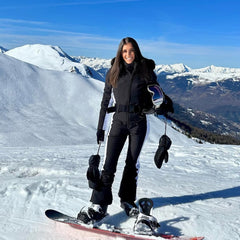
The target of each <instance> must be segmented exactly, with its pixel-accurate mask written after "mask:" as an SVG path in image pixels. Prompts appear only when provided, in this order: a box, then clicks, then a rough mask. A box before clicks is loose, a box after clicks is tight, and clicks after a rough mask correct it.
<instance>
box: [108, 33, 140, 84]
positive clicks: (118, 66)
mask: <svg viewBox="0 0 240 240" xmlns="http://www.w3.org/2000/svg"><path fill="white" fill-rule="evenodd" d="M127 43H131V44H132V46H133V48H134V52H135V59H134V61H135V62H136V63H137V64H138V65H139V64H141V61H142V59H145V58H144V57H143V55H142V53H141V51H140V48H139V46H138V44H137V42H136V40H135V39H133V38H131V37H126V38H123V39H122V40H121V42H120V44H119V46H118V51H117V54H116V57H115V60H114V63H113V65H112V67H111V69H110V76H109V81H110V84H111V85H112V86H113V87H115V86H116V84H117V81H118V78H119V75H120V74H121V70H122V68H123V63H124V60H123V58H122V49H123V45H125V44H127Z"/></svg>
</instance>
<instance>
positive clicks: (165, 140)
mask: <svg viewBox="0 0 240 240" xmlns="http://www.w3.org/2000/svg"><path fill="white" fill-rule="evenodd" d="M171 144H172V141H171V139H170V138H169V137H168V136H167V135H162V136H161V138H160V140H159V145H158V149H157V151H156V153H155V156H154V162H155V164H156V166H157V168H161V167H162V164H163V161H164V160H165V163H167V162H168V151H167V150H168V149H169V148H170V146H171Z"/></svg>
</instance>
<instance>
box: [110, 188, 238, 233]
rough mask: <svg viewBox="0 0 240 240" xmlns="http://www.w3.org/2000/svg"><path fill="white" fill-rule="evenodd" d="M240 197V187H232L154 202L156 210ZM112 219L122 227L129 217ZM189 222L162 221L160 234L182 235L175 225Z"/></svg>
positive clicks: (179, 219) (116, 215)
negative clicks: (196, 202) (209, 200)
mask: <svg viewBox="0 0 240 240" xmlns="http://www.w3.org/2000/svg"><path fill="white" fill-rule="evenodd" d="M233 197H240V186H238V187H232V188H228V189H224V190H218V191H212V192H207V193H201V194H195V195H184V196H174V197H157V198H152V200H153V202H154V208H159V207H164V206H168V205H178V204H186V203H192V202H195V201H204V200H208V199H215V198H233ZM110 219H112V220H113V219H114V225H115V226H120V224H121V223H123V222H125V221H127V219H128V217H127V216H126V215H125V213H123V212H119V213H117V214H114V215H112V216H110ZM187 220H189V218H188V217H183V216H181V217H178V218H174V219H169V220H166V221H161V222H160V225H161V228H160V232H162V233H165V234H173V235H177V236H181V235H182V231H181V229H179V228H177V227H174V225H175V224H176V223H178V222H181V221H187Z"/></svg>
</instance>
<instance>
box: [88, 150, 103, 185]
mask: <svg viewBox="0 0 240 240" xmlns="http://www.w3.org/2000/svg"><path fill="white" fill-rule="evenodd" d="M99 163H100V156H99V155H98V154H97V155H92V156H91V157H90V159H89V167H88V170H87V179H88V184H89V187H90V188H92V189H100V186H101V180H100V171H99V169H98V167H99Z"/></svg>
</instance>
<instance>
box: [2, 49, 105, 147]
mask: <svg viewBox="0 0 240 240" xmlns="http://www.w3.org/2000/svg"><path fill="white" fill-rule="evenodd" d="M0 75H1V78H0V82H1V88H0V103H1V104H0V108H1V118H0V145H3V146H19V145H21V146H23V145H49V144H50V145H56V144H58V145H61V144H76V143H83V142H84V143H86V142H89V141H90V142H91V141H92V140H93V139H95V128H96V124H97V123H96V121H97V116H98V111H99V102H100V99H101V94H102V93H101V92H102V89H103V84H102V83H101V82H99V81H96V80H94V79H91V78H89V77H88V78H84V77H83V76H82V75H80V74H73V73H66V72H59V71H50V70H44V69H40V68H38V67H36V66H33V65H30V64H28V63H25V62H22V61H19V60H17V59H15V58H12V57H9V56H7V55H4V54H1V55H0Z"/></svg>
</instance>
